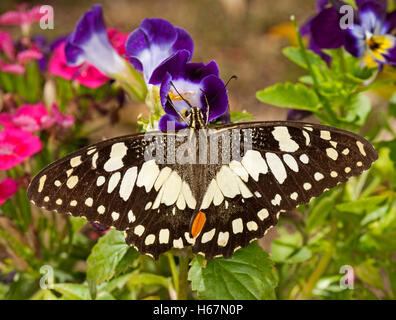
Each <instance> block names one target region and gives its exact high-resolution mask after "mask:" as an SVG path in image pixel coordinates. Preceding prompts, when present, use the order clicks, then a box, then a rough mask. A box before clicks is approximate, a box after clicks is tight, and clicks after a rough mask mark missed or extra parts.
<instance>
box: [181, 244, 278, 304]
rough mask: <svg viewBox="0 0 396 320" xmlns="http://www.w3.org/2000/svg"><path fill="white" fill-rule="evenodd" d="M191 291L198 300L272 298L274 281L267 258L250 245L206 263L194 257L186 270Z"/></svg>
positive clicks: (257, 247)
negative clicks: (229, 255)
mask: <svg viewBox="0 0 396 320" xmlns="http://www.w3.org/2000/svg"><path fill="white" fill-rule="evenodd" d="M188 277H189V280H190V281H191V286H192V289H193V290H195V291H197V292H198V296H199V298H201V299H226V300H233V299H243V300H254V299H274V298H275V290H274V289H275V287H276V285H277V278H276V275H275V272H274V269H273V262H272V261H271V259H270V258H269V255H268V254H267V253H266V252H265V251H264V250H263V249H262V248H261V247H260V246H258V245H257V243H252V244H250V245H249V246H248V247H246V248H244V249H241V250H238V251H237V252H235V254H234V255H233V256H232V257H231V258H229V259H224V258H216V259H213V260H209V261H207V264H206V267H204V268H203V267H202V266H201V264H200V263H199V261H198V260H197V259H196V258H194V259H193V261H192V266H191V268H190V271H189V275H188Z"/></svg>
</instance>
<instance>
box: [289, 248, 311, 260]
mask: <svg viewBox="0 0 396 320" xmlns="http://www.w3.org/2000/svg"><path fill="white" fill-rule="evenodd" d="M311 257H312V251H311V250H310V249H309V248H307V247H302V248H301V249H300V250H298V251H297V252H296V253H294V254H293V255H292V256H290V257H289V258H288V259H287V261H286V262H287V263H301V262H304V261H307V260H309V259H311Z"/></svg>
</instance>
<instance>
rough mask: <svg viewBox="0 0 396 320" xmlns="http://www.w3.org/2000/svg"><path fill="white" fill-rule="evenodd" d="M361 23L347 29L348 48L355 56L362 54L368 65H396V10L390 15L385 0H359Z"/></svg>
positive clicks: (346, 46) (359, 20)
mask: <svg viewBox="0 0 396 320" xmlns="http://www.w3.org/2000/svg"><path fill="white" fill-rule="evenodd" d="M356 3H357V5H358V7H359V16H358V19H357V22H358V23H355V24H354V25H353V27H352V28H348V29H346V31H345V49H346V50H348V51H349V52H350V53H351V54H352V55H354V56H355V57H363V59H364V62H365V64H366V65H369V66H370V65H373V63H372V62H373V61H375V62H377V63H378V64H379V65H382V64H391V65H396V38H395V36H394V35H393V34H391V32H392V30H393V29H394V28H395V27H396V15H395V14H396V11H394V12H392V13H390V14H387V12H386V8H387V3H386V1H379V2H375V1H368V0H357V1H356Z"/></svg>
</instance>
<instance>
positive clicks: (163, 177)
mask: <svg viewBox="0 0 396 320" xmlns="http://www.w3.org/2000/svg"><path fill="white" fill-rule="evenodd" d="M171 172H172V169H171V168H169V167H165V168H162V170H161V172H160V173H159V175H158V178H157V180H156V181H155V183H154V189H155V190H156V191H158V190H159V189H160V188H161V187H162V185H163V184H164V183H165V181H166V179H168V177H169V175H170V174H171Z"/></svg>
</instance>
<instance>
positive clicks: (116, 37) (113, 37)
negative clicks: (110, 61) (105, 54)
mask: <svg viewBox="0 0 396 320" xmlns="http://www.w3.org/2000/svg"><path fill="white" fill-rule="evenodd" d="M107 36H108V37H109V40H110V44H111V45H112V46H113V48H114V49H116V51H117V52H118V54H119V55H120V56H121V57H124V56H125V54H126V50H125V44H126V41H127V39H128V36H129V34H127V33H121V32H119V31H118V30H117V29H113V28H111V29H107Z"/></svg>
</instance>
